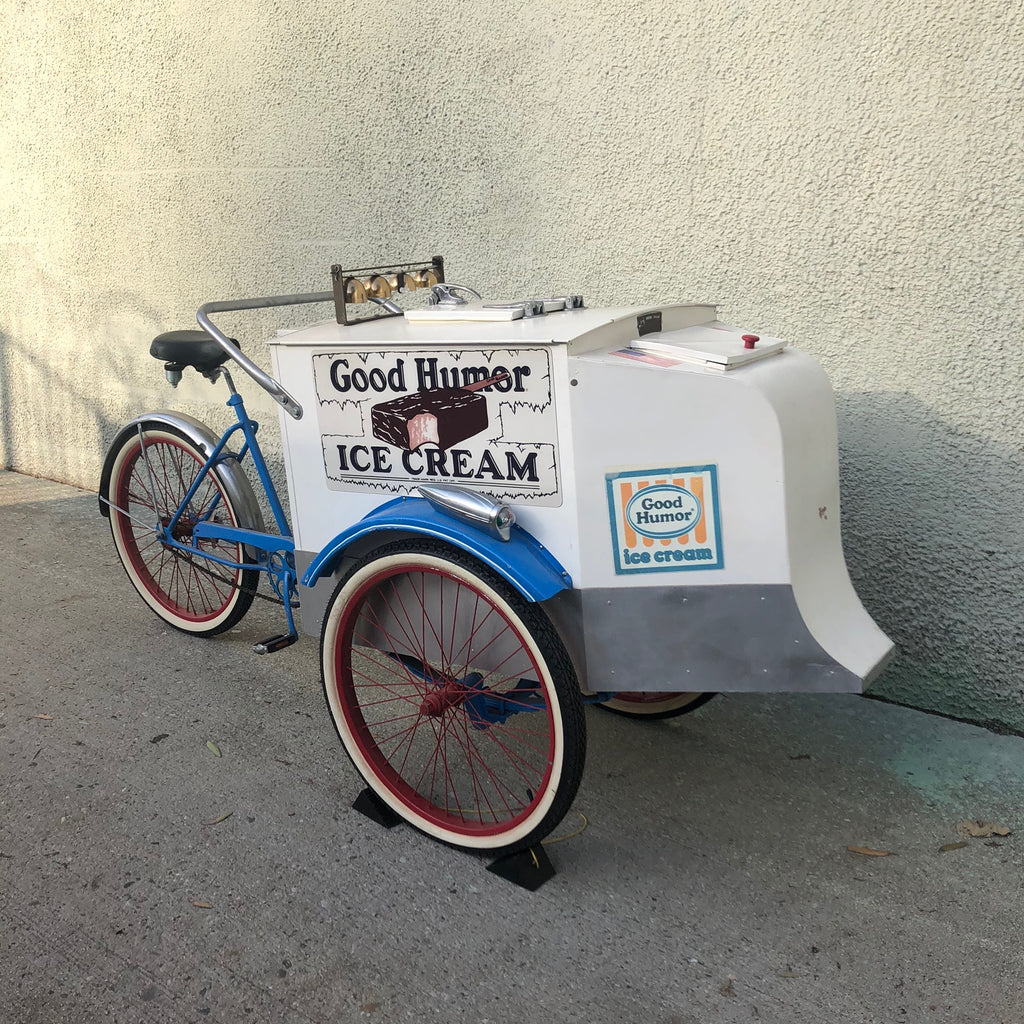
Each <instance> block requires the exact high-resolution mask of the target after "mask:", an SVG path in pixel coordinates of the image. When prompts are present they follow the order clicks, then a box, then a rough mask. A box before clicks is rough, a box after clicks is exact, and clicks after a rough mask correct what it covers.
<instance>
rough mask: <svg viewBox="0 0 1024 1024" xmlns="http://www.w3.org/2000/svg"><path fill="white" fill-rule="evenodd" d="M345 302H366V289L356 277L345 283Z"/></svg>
mask: <svg viewBox="0 0 1024 1024" xmlns="http://www.w3.org/2000/svg"><path fill="white" fill-rule="evenodd" d="M345 301H346V302H353V303H360V302H365V301H366V289H365V288H364V287H363V282H362V281H360V280H359V278H358V277H350V278H349V279H348V280H347V281H346V282H345Z"/></svg>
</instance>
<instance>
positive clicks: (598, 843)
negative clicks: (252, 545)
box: [0, 473, 1024, 1024]
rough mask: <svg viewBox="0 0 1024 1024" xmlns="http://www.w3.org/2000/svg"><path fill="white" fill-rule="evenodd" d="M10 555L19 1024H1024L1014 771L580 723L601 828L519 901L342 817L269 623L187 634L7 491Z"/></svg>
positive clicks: (509, 891) (349, 787)
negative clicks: (987, 833) (264, 649)
mask: <svg viewBox="0 0 1024 1024" xmlns="http://www.w3.org/2000/svg"><path fill="white" fill-rule="evenodd" d="M0 539H2V543H0V621H2V628H3V638H4V643H3V647H2V654H0V658H2V664H0V1022H5V1024H43V1022H46V1024H50V1022H57V1021H73V1022H75V1024H92V1022H94V1021H96V1022H98V1021H117V1022H136V1021H139V1022H143V1021H144V1022H146V1024H153V1022H162V1021H223V1022H229V1024H233V1022H239V1021H267V1022H289V1024H290V1022H306V1024H308V1022H327V1021H331V1022H339V1021H361V1020H366V1021H380V1022H386V1021H406V1020H413V1021H433V1020H436V1021H444V1022H492V1024H498V1022H505V1021H509V1022H511V1021H516V1022H519V1021H524V1020H527V1021H536V1022H555V1021H586V1022H605V1021H608V1022H632V1021H637V1022H641V1021H642V1022H645V1024H646V1022H656V1024H684V1022H685V1024H697V1022H700V1024H706V1022H750V1021H769V1022H781V1024H803V1022H806V1024H822V1022H832V1021H843V1022H845V1021H850V1022H856V1024H867V1022H876V1021H877V1022H887V1024H889V1022H891V1024H902V1022H927V1024H932V1022H934V1024H939V1022H953V1021H956V1022H962V1021H977V1022H979V1024H1019V1022H1020V1021H1021V1020H1022V1019H1024V969H1022V962H1021V939H1020V928H1021V921H1022V920H1024V899H1022V892H1021V877H1022V871H1021V869H1022V859H1024V858H1022V847H1021V839H1020V838H1019V837H1018V836H1016V835H1011V836H1009V837H1007V838H989V839H984V838H982V839H970V840H959V837H958V836H957V834H956V825H957V822H959V821H961V820H963V819H985V820H987V821H992V822H996V823H1000V824H1005V825H1008V826H1010V827H1011V828H1013V829H1014V830H1016V829H1017V828H1018V827H1024V816H1022V803H1021V795H1022V792H1024V740H1022V739H1020V738H1017V737H1007V736H998V735H994V734H992V733H990V732H986V731H984V730H982V729H978V728H975V727H973V726H968V725H963V724H960V723H957V722H950V721H946V720H943V719H940V718H936V717H933V716H928V715H925V714H921V713H918V712H915V711H911V710H907V709H904V708H899V707H894V706H890V705H885V704H880V703H877V702H874V701H869V700H864V699H862V698H859V697H835V696H821V697H816V696H771V697H762V696H753V695H751V696H728V697H720V698H718V699H716V700H713V701H711V702H710V703H709V704H708V705H707V706H706V707H704V708H702V709H701V710H699V711H697V712H696V713H694V714H692V715H690V716H687V717H684V718H681V719H676V720H673V721H667V722H646V723H645V722H635V721H629V720H626V719H622V718H618V717H614V716H611V715H608V714H605V713H603V712H601V711H600V710H598V709H594V708H591V709H589V710H588V713H587V725H588V729H589V736H590V750H589V760H588V767H587V771H586V773H585V776H584V780H583V785H582V788H581V790H580V794H579V796H578V798H577V801H576V805H575V808H576V811H578V812H579V813H580V814H583V815H585V816H586V820H587V822H588V823H589V824H588V826H587V828H586V829H585V830H584V831H583V832H582V833H581V834H579V835H576V836H575V837H573V838H570V839H567V840H565V841H563V842H560V843H555V844H552V845H550V846H549V847H548V850H549V852H550V855H551V859H552V860H553V862H554V864H555V866H556V868H557V870H558V874H557V875H556V877H555V878H554V879H552V880H551V881H550V882H548V884H547V885H545V886H544V887H543V888H542V889H541V890H539V891H538V892H536V893H532V894H531V893H528V892H526V891H523V890H520V889H518V888H516V887H514V886H512V885H511V884H509V883H507V882H505V881H503V880H501V879H498V878H496V877H495V876H493V875H491V874H489V873H488V872H486V871H485V870H484V864H485V862H484V861H482V860H480V859H479V858H477V857H474V856H469V855H467V854H465V853H461V852H458V851H455V850H452V849H448V848H445V847H443V846H440V845H438V844H436V843H433V842H430V841H429V840H427V839H425V838H424V837H422V836H421V835H419V834H418V833H416V832H414V831H413V830H411V829H409V828H407V827H400V828H396V829H393V830H391V831H387V830H385V829H383V828H380V827H378V826H376V825H373V824H372V823H370V822H369V821H368V820H367V819H365V818H363V817H362V816H360V815H359V814H357V813H356V812H354V811H352V810H351V809H350V804H351V802H352V799H353V797H354V796H355V795H356V793H357V792H358V791H359V789H360V784H359V782H358V780H357V778H356V776H355V774H354V771H353V769H352V768H351V767H350V765H349V762H348V760H347V758H346V757H345V755H344V753H343V752H342V750H341V748H340V746H339V744H338V740H337V738H336V736H335V733H334V730H333V728H332V727H331V725H330V723H329V721H328V718H327V713H326V710H325V708H324V706H323V700H322V697H321V694H320V688H319V684H318V669H317V644H316V641H315V640H313V639H305V640H303V642H302V643H300V644H298V645H296V646H295V647H293V648H291V649H289V650H287V651H285V652H282V653H280V654H278V655H274V656H268V657H264V658H258V657H255V656H254V655H252V654H251V653H250V650H249V646H250V644H251V643H252V642H253V641H254V640H256V639H260V638H262V637H264V636H266V635H269V634H271V633H274V632H277V631H278V621H277V618H276V614H275V612H276V609H274V608H273V607H272V606H270V605H268V604H266V603H264V602H257V603H256V605H255V606H254V609H253V611H252V612H251V613H250V615H249V617H248V618H247V619H245V620H244V621H243V622H242V623H241V624H240V626H239V627H238V628H237V630H236V631H235V632H233V633H229V634H227V635H226V636H224V637H221V638H218V639H216V640H213V641H202V640H196V639H192V638H189V637H186V636H183V635H181V634H179V633H176V632H174V631H173V630H171V629H170V628H168V627H166V626H164V625H163V624H162V623H161V622H160V621H159V620H158V619H157V618H156V617H155V616H154V615H153V614H152V613H151V612H150V611H149V610H148V609H147V608H146V607H145V606H144V605H143V603H142V601H141V600H140V599H139V598H138V597H137V596H136V594H135V592H134V591H133V590H132V588H131V586H130V584H129V583H128V580H127V578H126V577H125V575H124V573H123V571H122V569H121V567H120V564H119V563H118V561H117V558H116V556H115V554H114V548H113V545H112V543H111V540H110V536H109V532H108V529H107V525H106V521H105V520H103V519H101V518H100V516H99V515H98V513H97V507H96V502H95V499H94V498H93V496H92V495H91V494H88V493H85V492H82V491H79V490H75V489H73V488H70V487H64V486H61V485H57V484H52V483H47V482H44V481H39V480H35V479H31V478H28V477H23V476H17V475H14V474H11V473H0ZM207 741H213V742H214V743H215V744H216V745H217V746H218V748H219V750H220V752H221V755H222V756H220V757H216V756H214V754H213V753H212V752H211V750H210V749H209V748H208V747H207ZM228 812H231V814H230V817H228V818H226V819H224V820H222V821H220V822H219V823H216V824H213V823H214V822H216V821H217V819H219V818H221V817H222V816H223V815H225V814H227V813H228ZM580 823H581V819H580V818H579V816H578V814H577V813H576V812H575V811H574V812H570V815H569V817H568V818H567V819H566V821H565V822H564V824H563V826H562V827H561V828H560V829H559V830H557V832H556V837H557V835H558V834H565V833H568V832H572V831H574V830H575V829H577V828H578V825H579V824H580ZM957 841H963V842H966V845H965V846H960V847H958V848H956V849H951V850H946V851H945V852H943V851H942V850H941V848H942V847H943V846H945V845H947V844H951V843H956V842H957ZM850 845H857V846H866V847H871V848H875V849H883V850H889V851H891V856H887V857H869V856H864V855H859V854H856V853H851V852H849V851H848V850H847V847H848V846H850Z"/></svg>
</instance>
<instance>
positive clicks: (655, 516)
mask: <svg viewBox="0 0 1024 1024" xmlns="http://www.w3.org/2000/svg"><path fill="white" fill-rule="evenodd" d="M700 517H701V507H700V502H699V501H698V500H697V499H696V498H695V497H694V496H693V495H692V494H691V493H690V492H689V491H688V490H686V488H685V487H677V486H676V485H675V484H655V485H654V486H653V487H645V488H644V489H643V490H642V491H637V493H636V494H634V495H633V497H632V498H630V499H629V504H627V505H626V522H628V523H629V525H630V526H631V527H632V528H633V529H634V530H636V532H637V533H639V534H640V535H641V536H642V537H653V538H655V539H664V538H666V537H682V536H683V534H685V533H689V532H690V530H692V529H693V528H694V527H695V526H696V525H697V524H698V523H699V522H700Z"/></svg>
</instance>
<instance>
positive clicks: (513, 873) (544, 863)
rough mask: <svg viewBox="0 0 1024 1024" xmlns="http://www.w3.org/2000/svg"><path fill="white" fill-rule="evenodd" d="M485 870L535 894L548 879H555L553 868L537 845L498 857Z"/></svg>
mask: <svg viewBox="0 0 1024 1024" xmlns="http://www.w3.org/2000/svg"><path fill="white" fill-rule="evenodd" d="M487 870H488V871H490V872H492V873H493V874H495V875H498V876H499V877H501V878H504V879H505V881H507V882H511V883H512V884H513V885H518V886H520V887H521V888H523V889H529V891H530V892H536V891H537V890H538V889H539V888H540V887H541V886H542V885H543V884H544V883H545V882H546V881H547V880H548V879H549V878H554V877H555V869H554V866H553V865H552V863H551V861H550V859H549V858H548V855H547V853H546V852H545V850H544V847H543V846H541V845H540V844H539V843H538V844H537V845H536V846H531V847H530V848H529V849H527V850H520V851H519V853H510V854H507V855H506V856H504V857H499V858H498V859H497V860H495V861H492V862H491V863H490V864H488V865H487Z"/></svg>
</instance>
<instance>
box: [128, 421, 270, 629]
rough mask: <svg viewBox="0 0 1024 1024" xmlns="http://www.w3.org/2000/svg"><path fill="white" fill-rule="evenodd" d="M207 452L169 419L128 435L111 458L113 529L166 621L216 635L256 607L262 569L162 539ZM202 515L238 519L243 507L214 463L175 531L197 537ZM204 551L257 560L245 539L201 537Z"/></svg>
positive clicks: (137, 582)
mask: <svg viewBox="0 0 1024 1024" xmlns="http://www.w3.org/2000/svg"><path fill="white" fill-rule="evenodd" d="M205 461H206V456H205V455H204V454H203V453H202V452H201V451H200V450H199V449H198V448H197V447H196V445H195V443H194V442H193V441H191V440H190V439H189V438H187V437H186V436H185V435H184V434H179V433H178V432H177V431H175V430H174V429H173V428H171V427H167V426H164V425H162V424H160V425H157V424H149V425H147V424H143V425H142V428H141V430H136V431H134V432H132V433H130V434H126V435H125V437H124V439H123V440H122V442H121V447H120V449H119V450H118V451H117V452H116V454H115V455H114V457H113V461H112V468H111V474H110V502H111V509H110V531H111V533H112V534H113V537H114V545H115V547H116V548H117V553H118V555H119V556H120V558H121V563H122V565H124V569H125V572H126V573H127V574H128V578H129V579H130V580H131V581H132V584H133V585H134V587H135V589H136V590H137V591H138V592H139V594H141V595H142V598H143V600H144V601H145V602H146V603H147V604H148V605H149V606H150V608H152V609H153V611H154V612H156V614H157V615H159V616H160V618H162V619H163V620H164V621H165V622H167V623H169V624H170V625H172V626H174V628H175V629H180V630H182V631H184V632H186V633H192V634H195V635H197V636H213V635H215V634H216V633H222V632H224V630H226V629H230V628H231V627H232V626H233V625H235V623H237V622H238V621H239V620H240V619H241V618H242V616H243V615H245V613H246V612H247V611H248V610H249V607H250V605H251V604H252V602H253V597H254V596H255V593H256V586H257V582H258V579H259V573H258V571H257V570H255V569H243V568H231V567H230V566H225V565H220V564H218V563H217V562H213V561H210V560H208V559H206V558H204V557H202V555H196V554H193V553H192V552H188V551H181V550H179V549H177V548H174V547H171V546H169V545H167V544H165V543H163V542H162V541H161V540H160V538H159V537H158V535H157V532H156V526H157V523H158V522H159V523H162V524H163V525H164V526H166V525H168V524H169V523H170V522H171V519H172V517H173V516H174V513H175V512H176V511H177V509H178V506H179V505H180V504H181V502H182V500H183V499H184V497H185V495H186V494H187V492H188V490H189V488H190V487H191V486H192V484H193V483H194V482H195V480H196V478H197V477H198V476H199V471H200V470H201V469H202V467H203V464H204V463H205ZM201 520H207V521H210V522H214V523H222V524H225V525H231V526H240V525H245V524H242V523H240V521H239V514H238V511H237V510H236V508H235V507H234V505H233V504H232V502H231V499H230V498H229V496H228V493H227V491H226V489H225V487H224V485H223V483H222V482H221V479H220V477H219V475H218V471H217V468H216V467H214V468H213V469H212V470H211V471H210V472H209V473H208V474H207V475H206V477H205V478H204V480H203V482H202V484H201V485H200V487H199V490H198V491H197V492H196V494H195V495H194V496H193V498H192V501H191V502H189V505H188V507H187V508H186V509H185V511H184V514H183V515H182V516H181V518H180V519H179V521H178V525H177V526H176V527H175V530H174V539H175V540H178V541H180V542H181V543H184V544H189V543H191V542H192V541H193V539H194V538H193V534H192V530H193V528H194V527H195V524H196V523H197V522H199V521H201ZM196 546H197V547H198V549H199V550H200V551H201V552H203V554H210V555H214V556H216V557H218V558H222V559H224V560H225V561H228V562H234V563H240V564H242V563H244V564H252V562H253V559H252V558H251V557H250V556H249V555H247V554H246V552H245V549H244V548H243V546H242V545H241V544H236V543H233V542H231V541H225V540H217V539H202V540H199V541H198V542H197V544H196Z"/></svg>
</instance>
